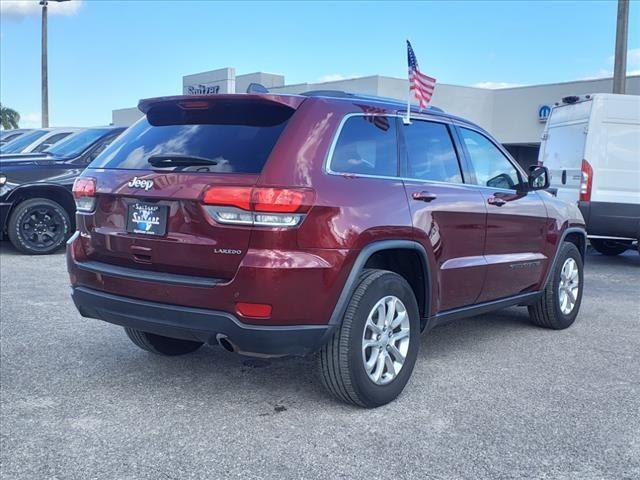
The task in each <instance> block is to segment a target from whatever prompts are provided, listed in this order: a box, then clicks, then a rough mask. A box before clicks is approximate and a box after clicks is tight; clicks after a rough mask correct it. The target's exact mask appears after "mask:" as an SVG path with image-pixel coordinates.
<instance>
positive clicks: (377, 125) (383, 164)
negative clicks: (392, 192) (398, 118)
mask: <svg viewBox="0 0 640 480" xmlns="http://www.w3.org/2000/svg"><path fill="white" fill-rule="evenodd" d="M330 166H331V171H333V172H340V173H355V174H358V173H359V174H363V175H380V176H386V177H392V176H397V175H398V147H397V140H396V122H395V118H393V117H384V116H381V115H367V116H364V115H358V116H354V117H350V118H348V119H347V121H346V122H345V123H344V125H343V127H342V130H341V132H340V136H339V137H338V141H337V142H336V146H335V149H334V151H333V157H332V158H331V164H330Z"/></svg>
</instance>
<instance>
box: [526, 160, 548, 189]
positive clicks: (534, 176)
mask: <svg viewBox="0 0 640 480" xmlns="http://www.w3.org/2000/svg"><path fill="white" fill-rule="evenodd" d="M550 183H551V174H550V173H549V169H548V168H547V167H542V166H539V165H532V166H530V167H529V190H545V189H547V188H549V185H550Z"/></svg>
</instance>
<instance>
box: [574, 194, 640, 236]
mask: <svg viewBox="0 0 640 480" xmlns="http://www.w3.org/2000/svg"><path fill="white" fill-rule="evenodd" d="M578 207H579V208H580V212H582V216H583V217H584V219H585V222H586V224H587V234H588V235H589V236H597V237H617V238H633V239H638V238H640V204H633V203H610V202H579V203H578Z"/></svg>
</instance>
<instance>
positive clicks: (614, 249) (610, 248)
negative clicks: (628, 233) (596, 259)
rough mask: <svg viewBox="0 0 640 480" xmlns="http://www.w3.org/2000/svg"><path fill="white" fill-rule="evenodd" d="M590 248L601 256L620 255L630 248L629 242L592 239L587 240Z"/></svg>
mask: <svg viewBox="0 0 640 480" xmlns="http://www.w3.org/2000/svg"><path fill="white" fill-rule="evenodd" d="M589 242H590V243H591V246H592V247H593V248H594V249H595V250H596V251H598V252H600V253H601V254H602V255H607V256H614V255H620V254H621V253H624V252H626V251H627V250H628V249H630V248H631V244H632V242H631V240H604V239H600V238H592V239H590V240H589Z"/></svg>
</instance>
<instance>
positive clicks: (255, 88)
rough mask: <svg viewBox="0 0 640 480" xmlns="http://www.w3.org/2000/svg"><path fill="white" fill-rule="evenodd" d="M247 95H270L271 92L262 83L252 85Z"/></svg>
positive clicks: (248, 88)
mask: <svg viewBox="0 0 640 480" xmlns="http://www.w3.org/2000/svg"><path fill="white" fill-rule="evenodd" d="M246 93H269V90H267V87H265V86H264V85H262V84H261V83H250V84H249V86H248V87H247V92H246Z"/></svg>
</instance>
